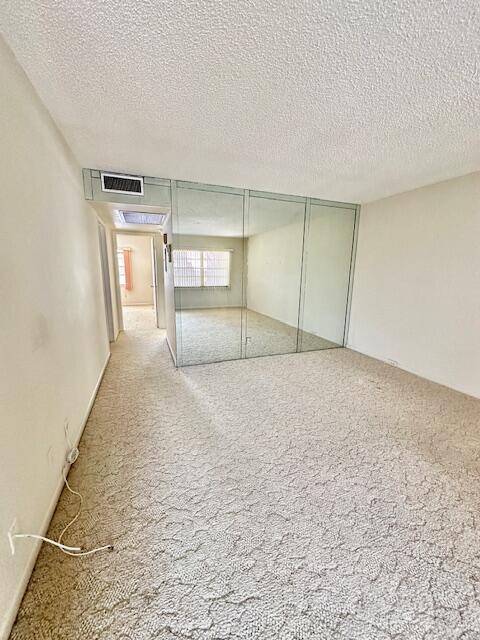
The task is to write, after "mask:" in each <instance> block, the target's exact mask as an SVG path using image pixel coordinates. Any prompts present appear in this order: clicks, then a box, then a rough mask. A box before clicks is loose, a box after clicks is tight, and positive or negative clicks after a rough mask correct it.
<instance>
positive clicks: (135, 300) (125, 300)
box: [117, 233, 157, 331]
mask: <svg viewBox="0 0 480 640" xmlns="http://www.w3.org/2000/svg"><path fill="white" fill-rule="evenodd" d="M117 262H118V276H119V284H120V295H121V305H122V315H123V328H124V330H125V331H141V330H151V329H154V328H155V327H156V326H157V318H156V310H155V303H156V287H155V282H156V278H155V256H154V251H153V238H152V236H150V235H146V234H133V233H132V234H129V233H117Z"/></svg>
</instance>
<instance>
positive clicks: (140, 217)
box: [119, 211, 167, 225]
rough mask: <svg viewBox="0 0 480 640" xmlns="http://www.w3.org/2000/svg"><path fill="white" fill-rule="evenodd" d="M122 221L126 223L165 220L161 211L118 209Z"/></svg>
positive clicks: (148, 222)
mask: <svg viewBox="0 0 480 640" xmlns="http://www.w3.org/2000/svg"><path fill="white" fill-rule="evenodd" d="M119 213H120V216H121V217H122V218H123V222H126V223H127V224H157V225H162V224H163V223H164V222H165V219H166V217H167V216H166V215H164V214H163V213H145V212H143V211H119Z"/></svg>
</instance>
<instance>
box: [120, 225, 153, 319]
mask: <svg viewBox="0 0 480 640" xmlns="http://www.w3.org/2000/svg"><path fill="white" fill-rule="evenodd" d="M118 235H122V236H146V237H147V238H150V259H151V264H152V284H151V286H152V288H153V307H154V310H155V326H156V327H157V329H164V328H165V327H161V326H160V321H159V305H158V281H159V277H158V269H159V264H158V256H157V252H156V241H157V242H159V243H160V242H161V239H162V238H163V233H162V231H158V232H154V231H136V230H135V231H133V230H132V231H131V230H130V229H113V234H112V236H113V253H114V263H115V264H114V271H115V284H116V290H117V300H118V304H117V315H118V326H119V328H120V331H124V330H125V328H124V322H123V305H122V289H121V286H120V275H119V271H118V260H117V253H118V242H117V236H118ZM162 271H163V265H162Z"/></svg>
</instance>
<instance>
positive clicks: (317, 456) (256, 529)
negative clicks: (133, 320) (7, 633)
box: [12, 330, 480, 640]
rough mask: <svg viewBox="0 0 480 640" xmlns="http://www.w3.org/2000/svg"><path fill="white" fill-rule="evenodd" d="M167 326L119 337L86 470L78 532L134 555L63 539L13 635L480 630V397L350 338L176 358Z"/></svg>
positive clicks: (411, 634) (77, 468) (74, 477)
mask: <svg viewBox="0 0 480 640" xmlns="http://www.w3.org/2000/svg"><path fill="white" fill-rule="evenodd" d="M163 336H164V334H163V332H161V331H158V330H151V331H150V332H148V331H145V330H143V331H138V332H135V331H131V332H127V333H125V334H122V335H121V337H120V339H119V341H118V342H117V343H116V344H114V345H113V346H112V357H111V361H110V364H109V365H108V367H107V371H106V375H105V378H104V381H103V383H102V385H101V387H100V391H99V394H98V397H97V400H96V402H95V405H94V407H93V411H92V413H91V416H90V418H89V421H88V424H87V427H86V430H85V433H84V436H83V438H82V441H81V444H80V450H81V454H80V458H79V460H78V462H77V463H76V464H75V465H74V467H73V469H72V472H71V474H70V480H71V482H72V485H73V487H78V488H79V489H80V490H81V491H82V492H83V493H84V496H85V510H84V513H83V514H82V516H81V517H80V519H79V521H78V522H77V523H76V524H75V525H74V526H73V527H72V530H71V531H69V532H68V535H67V536H66V540H65V542H67V543H68V542H70V543H74V542H82V543H85V544H86V545H95V544H98V543H105V542H110V541H111V540H112V541H113V542H114V543H115V551H114V552H113V553H105V554H98V555H96V556H93V557H91V558H85V559H76V558H70V557H68V556H65V555H62V554H61V553H59V552H58V551H57V550H55V549H53V548H52V547H47V546H46V545H45V546H44V548H43V549H42V551H41V553H40V555H39V558H38V562H37V565H36V568H35V571H34V573H33V577H32V580H31V582H30V585H29V588H28V591H27V594H26V597H25V599H24V601H23V604H22V607H21V610H20V615H19V618H18V621H17V624H16V626H15V628H14V630H13V635H12V640H40V639H45V640H47V639H48V640H67V639H71V640H77V639H78V640H80V639H81V640H94V639H95V640H117V639H119V640H120V639H124V640H125V639H128V638H130V639H131V640H153V639H159V640H177V639H179V638H181V639H183V640H185V639H187V638H188V639H191V640H213V639H220V638H222V639H225V640H226V639H228V640H297V639H302V640H360V639H362V640H366V639H368V640H380V639H388V640H391V639H394V638H395V639H396V640H413V639H415V638H424V639H427V638H428V639H429V640H435V639H437V640H447V639H453V638H462V639H464V640H467V639H468V640H473V639H474V638H479V637H480V604H479V585H480V566H479V560H478V558H479V552H480V545H479V533H480V529H479V527H480V518H479V515H478V505H479V501H480V485H479V482H478V477H479V473H480V460H479V447H478V442H479V424H480V401H478V400H474V399H473V398H469V397H467V396H464V395H462V394H460V393H456V392H454V391H451V390H449V389H446V388H445V387H441V386H439V385H436V384H433V383H431V382H427V381H425V380H422V379H420V378H416V377H415V376H413V375H411V374H408V373H406V372H403V371H401V370H399V369H395V368H393V367H389V366H387V365H385V364H382V363H380V362H378V361H375V360H372V359H370V358H366V357H364V356H361V355H359V354H356V353H354V352H352V351H349V350H347V349H331V350H327V351H319V352H311V353H305V354H294V355H287V356H277V357H274V358H256V359H251V360H241V361H236V362H224V363H221V364H214V365H206V366H198V367H188V368H184V369H174V367H173V365H172V362H171V358H170V355H169V353H168V350H167V347H166V345H165V342H164V338H163ZM60 428H61V426H60ZM75 507H76V503H75V500H74V498H73V497H72V496H71V495H69V494H66V493H65V492H64V493H63V494H62V496H61V499H60V503H59V507H58V509H57V511H56V513H55V516H54V518H53V521H52V525H51V527H50V531H49V534H50V536H52V537H55V536H57V535H58V533H59V531H60V529H61V528H62V526H63V523H64V522H65V521H66V520H68V518H70V517H71V516H72V514H73V513H74V510H75ZM23 543H25V544H27V543H28V541H23Z"/></svg>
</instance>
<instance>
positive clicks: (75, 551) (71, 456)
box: [11, 422, 113, 556]
mask: <svg viewBox="0 0 480 640" xmlns="http://www.w3.org/2000/svg"><path fill="white" fill-rule="evenodd" d="M64 431H65V437H66V440H67V443H68V447H69V451H68V454H67V457H66V461H65V464H64V466H63V469H62V475H63V481H64V483H65V486H66V487H67V489H68V491H69V492H70V493H71V494H72V495H74V496H77V497H78V498H79V500H80V503H79V505H78V510H77V513H76V514H75V516H74V517H73V518H72V520H70V522H69V523H68V524H67V525H65V527H64V528H63V529H62V531H61V532H60V535H59V536H58V540H56V541H55V540H52V539H51V538H46V537H45V536H41V535H39V534H37V533H14V534H12V535H11V537H12V538H35V539H37V540H42V541H43V542H47V543H48V544H51V545H53V546H54V547H57V548H58V549H60V551H62V552H63V553H65V554H67V555H68V556H89V555H92V554H93V553H97V552H99V551H113V544H106V545H103V546H102V547H96V548H95V549H88V550H84V549H83V548H82V547H71V546H69V545H66V544H64V543H63V542H62V539H63V536H64V535H65V533H66V532H67V531H68V529H70V527H71V526H72V524H74V522H76V521H77V520H78V518H79V516H80V513H81V511H82V507H83V496H82V494H81V493H80V492H79V491H75V489H72V487H71V486H70V484H69V482H68V480H67V471H66V466H67V464H68V465H72V464H73V463H74V462H75V461H76V460H77V459H78V456H79V454H80V452H79V450H78V448H77V447H74V446H73V445H72V443H71V442H70V438H69V435H68V424H67V423H66V422H65V425H64Z"/></svg>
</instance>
